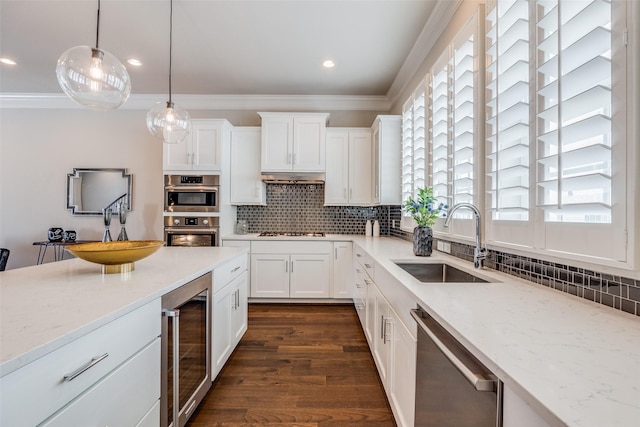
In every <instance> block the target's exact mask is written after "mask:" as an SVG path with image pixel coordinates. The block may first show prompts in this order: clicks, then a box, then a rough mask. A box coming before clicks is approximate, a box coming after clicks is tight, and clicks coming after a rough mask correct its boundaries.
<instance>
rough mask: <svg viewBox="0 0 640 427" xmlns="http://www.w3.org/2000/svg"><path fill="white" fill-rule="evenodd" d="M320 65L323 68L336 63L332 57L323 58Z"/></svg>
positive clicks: (330, 66) (333, 65) (331, 66)
mask: <svg viewBox="0 0 640 427" xmlns="http://www.w3.org/2000/svg"><path fill="white" fill-rule="evenodd" d="M322 66H323V67H324V68H333V67H335V66H336V63H335V61H334V60H333V59H325V61H324V62H323V63H322Z"/></svg>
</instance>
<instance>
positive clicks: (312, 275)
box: [251, 241, 333, 298]
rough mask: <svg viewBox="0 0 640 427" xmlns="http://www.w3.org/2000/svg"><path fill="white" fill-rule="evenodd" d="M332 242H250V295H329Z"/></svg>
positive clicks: (255, 296) (274, 296)
mask: <svg viewBox="0 0 640 427" xmlns="http://www.w3.org/2000/svg"><path fill="white" fill-rule="evenodd" d="M332 246H333V245H332V243H331V242H310V241H295V242H294V241H258V242H256V241H253V242H251V297H252V298H329V297H330V295H331V292H330V290H331V249H332Z"/></svg>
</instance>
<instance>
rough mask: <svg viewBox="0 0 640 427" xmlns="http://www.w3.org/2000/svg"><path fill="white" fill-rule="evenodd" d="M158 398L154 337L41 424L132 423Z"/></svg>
mask: <svg viewBox="0 0 640 427" xmlns="http://www.w3.org/2000/svg"><path fill="white" fill-rule="evenodd" d="M159 401H160V338H156V340H155V341H153V343H151V344H150V345H149V346H147V347H146V348H145V349H144V350H142V351H141V352H139V353H138V354H136V355H135V356H134V357H133V358H131V359H130V360H128V361H127V362H126V363H124V364H123V365H122V366H120V367H119V368H117V369H116V370H115V371H113V372H112V373H110V374H109V375H107V376H106V377H105V378H104V379H102V380H100V381H99V382H98V383H97V384H96V385H95V386H93V387H91V388H90V389H89V390H88V391H87V392H86V393H84V394H83V395H82V396H80V397H79V398H78V399H76V400H74V401H73V402H71V403H70V404H69V405H67V406H66V407H65V408H63V409H62V410H61V411H60V412H58V413H57V414H55V415H54V416H53V417H52V418H51V419H50V420H48V421H46V422H45V423H44V424H43V427H44V426H46V427H69V426H85V427H92V426H95V427H100V426H135V425H136V424H138V423H139V422H140V421H141V420H142V419H144V418H145V417H146V416H147V413H148V412H149V410H150V409H151V408H152V407H153V406H154V405H155V404H156V403H158V402H159ZM158 418H159V417H158Z"/></svg>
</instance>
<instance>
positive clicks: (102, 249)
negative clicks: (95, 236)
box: [65, 240, 164, 274]
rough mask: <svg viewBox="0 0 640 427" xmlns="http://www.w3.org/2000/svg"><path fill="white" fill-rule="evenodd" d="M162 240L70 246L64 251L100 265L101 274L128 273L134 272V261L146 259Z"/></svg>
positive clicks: (162, 243)
mask: <svg viewBox="0 0 640 427" xmlns="http://www.w3.org/2000/svg"><path fill="white" fill-rule="evenodd" d="M162 245H164V241H163V240H127V241H121V242H95V243H82V244H79V245H70V246H67V247H66V248H65V249H66V250H67V251H69V252H71V253H72V254H73V255H75V256H77V257H78V258H81V259H83V260H85V261H89V262H93V263H96V264H101V265H102V273H104V274H111V273H128V272H130V271H133V270H135V264H134V263H135V261H139V260H141V259H143V258H146V257H148V256H149V255H151V254H152V253H154V252H155V251H157V250H158V249H159V248H160V246H162Z"/></svg>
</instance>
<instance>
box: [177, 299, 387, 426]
mask: <svg viewBox="0 0 640 427" xmlns="http://www.w3.org/2000/svg"><path fill="white" fill-rule="evenodd" d="M252 425H260V426H281V427H284V426H286V427H335V426H353V427H365V426H367V427H386V426H395V422H394V420H393V415H392V413H391V409H390V408H389V404H388V402H387V399H386V396H385V393H384V389H383V388H382V384H381V383H380V379H379V377H378V374H377V371H376V367H375V364H374V361H373V359H372V356H371V353H370V352H369V347H368V345H367V342H366V339H365V337H364V334H363V332H362V328H361V327H360V323H359V321H358V315H357V314H356V312H355V310H354V308H353V306H351V305H278V304H252V305H249V328H248V331H247V333H246V334H245V336H244V337H243V338H242V341H241V342H240V344H239V345H238V347H237V348H236V350H235V352H234V353H233V354H232V355H231V358H230V359H229V361H228V362H227V365H226V366H225V368H224V369H223V370H222V372H221V373H220V375H219V376H218V378H217V379H216V382H215V383H214V384H213V387H212V389H211V390H210V391H209V394H208V395H207V397H206V398H205V400H204V401H203V402H202V403H201V404H200V406H199V407H198V409H197V410H196V412H195V413H194V415H193V416H192V418H191V420H190V421H189V423H188V424H187V426H188V427H205V426H206V427H212V426H219V427H240V426H252Z"/></svg>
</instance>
